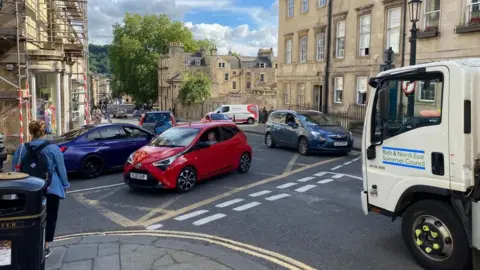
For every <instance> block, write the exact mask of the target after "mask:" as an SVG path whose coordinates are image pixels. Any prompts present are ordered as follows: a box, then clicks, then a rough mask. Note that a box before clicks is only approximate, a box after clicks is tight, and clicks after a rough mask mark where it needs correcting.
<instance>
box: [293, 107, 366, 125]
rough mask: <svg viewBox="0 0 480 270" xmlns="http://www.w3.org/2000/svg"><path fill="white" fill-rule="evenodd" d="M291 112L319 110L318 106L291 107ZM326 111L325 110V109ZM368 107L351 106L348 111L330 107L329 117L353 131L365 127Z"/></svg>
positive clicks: (328, 109)
mask: <svg viewBox="0 0 480 270" xmlns="http://www.w3.org/2000/svg"><path fill="white" fill-rule="evenodd" d="M288 109H289V110H294V111H301V110H318V105H316V104H314V105H310V104H306V105H291V106H289V107H288ZM324 109H325V108H324ZM366 109H367V107H366V106H365V105H358V104H351V105H349V106H348V107H347V108H346V109H345V108H340V109H339V107H328V108H327V112H328V113H327V115H328V116H329V117H330V118H332V119H333V120H335V121H337V122H338V123H339V124H340V125H342V126H343V127H344V128H347V129H352V128H355V127H358V126H360V127H361V126H363V122H364V120H365V112H366Z"/></svg>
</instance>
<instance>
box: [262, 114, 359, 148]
mask: <svg viewBox="0 0 480 270" xmlns="http://www.w3.org/2000/svg"><path fill="white" fill-rule="evenodd" d="M265 144H266V145H267V146H268V147H270V148H273V147H275V146H276V145H283V146H287V147H293V148H296V149H298V152H299V153H300V154H302V155H307V154H309V153H311V152H335V153H342V154H347V153H349V152H350V151H351V150H352V147H353V135H352V133H351V132H350V131H348V130H346V129H345V128H343V127H342V126H341V125H340V124H339V123H337V122H336V121H334V120H333V119H331V118H330V117H328V116H327V115H325V114H323V113H321V112H318V111H290V110H278V111H274V112H273V113H272V114H270V116H269V117H268V120H267V123H266V124H265Z"/></svg>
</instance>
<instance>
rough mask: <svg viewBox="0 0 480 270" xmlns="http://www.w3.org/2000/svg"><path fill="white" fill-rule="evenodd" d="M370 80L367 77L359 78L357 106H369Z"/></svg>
mask: <svg viewBox="0 0 480 270" xmlns="http://www.w3.org/2000/svg"><path fill="white" fill-rule="evenodd" d="M367 88H368V79H367V77H365V76H361V77H357V104H359V105H365V104H367Z"/></svg>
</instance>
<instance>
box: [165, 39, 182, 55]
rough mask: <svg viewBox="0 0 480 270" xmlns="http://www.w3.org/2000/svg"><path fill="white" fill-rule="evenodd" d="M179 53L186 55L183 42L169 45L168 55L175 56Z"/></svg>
mask: <svg viewBox="0 0 480 270" xmlns="http://www.w3.org/2000/svg"><path fill="white" fill-rule="evenodd" d="M177 53H185V48H184V47H183V43H181V42H170V43H169V44H168V54H170V55H174V54H177Z"/></svg>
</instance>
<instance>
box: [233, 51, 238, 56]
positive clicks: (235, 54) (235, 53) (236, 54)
mask: <svg viewBox="0 0 480 270" xmlns="http://www.w3.org/2000/svg"><path fill="white" fill-rule="evenodd" d="M232 55H233V56H240V54H239V53H237V52H232Z"/></svg>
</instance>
